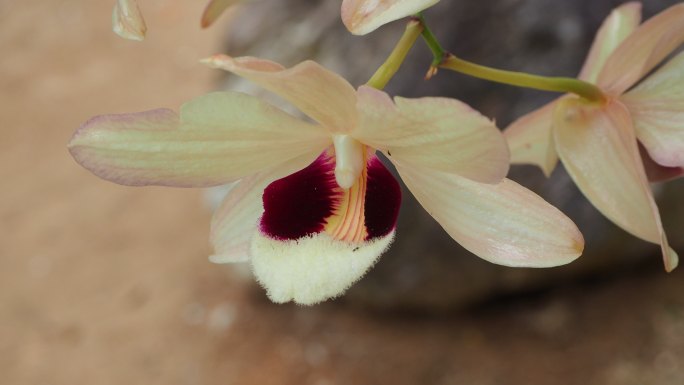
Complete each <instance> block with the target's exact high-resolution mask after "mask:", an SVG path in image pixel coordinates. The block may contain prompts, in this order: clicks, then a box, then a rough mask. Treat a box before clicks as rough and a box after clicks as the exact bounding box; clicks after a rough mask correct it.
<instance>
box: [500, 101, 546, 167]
mask: <svg viewBox="0 0 684 385" xmlns="http://www.w3.org/2000/svg"><path fill="white" fill-rule="evenodd" d="M555 106H556V101H553V102H551V103H548V104H547V105H545V106H544V107H541V108H539V109H536V110H534V111H532V112H530V113H528V114H527V115H523V116H522V117H520V118H518V119H517V120H516V121H514V122H513V123H511V125H510V126H508V127H506V129H505V130H504V132H503V135H504V138H506V141H507V142H508V147H509V148H510V151H511V163H513V164H533V165H535V166H538V167H539V168H541V169H542V171H543V172H544V175H546V177H549V176H550V175H551V172H553V169H554V168H556V164H558V154H556V149H555V148H554V145H553V136H552V135H551V125H552V123H551V119H552V117H553V109H554V108H555Z"/></svg>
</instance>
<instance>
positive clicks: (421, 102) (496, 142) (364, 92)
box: [352, 86, 509, 183]
mask: <svg viewBox="0 0 684 385" xmlns="http://www.w3.org/2000/svg"><path fill="white" fill-rule="evenodd" d="M358 99H359V104H358V109H359V125H358V127H357V129H356V130H355V131H353V132H352V136H354V137H355V138H357V139H358V140H360V141H361V142H363V143H365V144H367V145H369V146H371V147H373V148H377V149H378V150H381V151H382V152H383V153H384V154H385V155H386V156H388V157H389V158H393V159H397V160H399V161H401V162H404V163H411V164H414V165H416V166H422V167H427V168H432V169H436V170H441V171H445V172H449V173H454V174H458V175H461V176H464V177H466V178H470V179H473V180H477V181H480V182H483V183H497V182H499V181H500V180H501V179H503V177H505V176H506V173H507V172H508V167H509V153H508V146H507V145H506V141H505V140H504V138H503V136H502V135H501V132H499V130H498V129H497V128H496V126H495V125H494V123H493V122H492V121H491V120H489V119H487V118H486V117H484V116H482V115H481V114H480V113H479V112H477V111H475V110H473V109H472V108H470V107H469V106H468V105H466V104H464V103H462V102H459V101H458V100H455V99H449V98H420V99H405V98H400V97H397V98H395V103H396V105H395V103H392V100H391V99H390V98H389V96H388V95H387V94H386V93H384V92H382V91H378V90H375V89H373V88H371V87H367V86H362V87H359V90H358Z"/></svg>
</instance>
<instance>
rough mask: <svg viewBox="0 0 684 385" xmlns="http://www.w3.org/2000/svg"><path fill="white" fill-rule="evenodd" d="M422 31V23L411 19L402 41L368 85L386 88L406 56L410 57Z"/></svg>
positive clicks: (400, 40)
mask: <svg viewBox="0 0 684 385" xmlns="http://www.w3.org/2000/svg"><path fill="white" fill-rule="evenodd" d="M422 31H423V24H422V22H421V21H420V20H418V19H415V18H414V19H411V21H409V22H408V24H407V25H406V30H404V34H403V35H402V36H401V39H399V42H398V43H397V45H396V46H395V47H394V50H392V53H391V54H390V55H389V56H388V57H387V60H385V62H384V63H382V65H381V66H380V68H378V70H377V71H375V73H374V74H373V76H372V77H371V78H370V80H368V82H367V83H366V85H368V86H371V87H373V88H377V89H379V90H381V89H383V88H385V86H386V85H387V83H388V82H389V81H390V80H391V79H392V77H393V76H394V74H396V73H397V71H398V70H399V67H401V64H402V63H403V62H404V60H405V59H406V55H408V53H409V51H410V50H411V47H413V45H414V44H415V43H416V40H418V36H420V34H421V32H422Z"/></svg>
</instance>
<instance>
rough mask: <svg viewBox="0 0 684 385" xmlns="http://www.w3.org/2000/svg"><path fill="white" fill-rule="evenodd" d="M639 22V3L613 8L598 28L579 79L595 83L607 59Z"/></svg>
mask: <svg viewBox="0 0 684 385" xmlns="http://www.w3.org/2000/svg"><path fill="white" fill-rule="evenodd" d="M640 22H641V3H639V2H631V3H625V4H622V5H621V6H619V7H617V8H615V9H614V10H613V11H612V12H611V13H610V15H609V16H608V17H607V18H606V20H604V22H603V24H602V25H601V28H599V30H598V33H597V34H596V38H595V39H594V43H593V44H592V45H591V49H590V50H589V56H587V60H586V61H585V62H584V66H583V67H582V71H581V72H580V74H579V78H580V79H581V80H584V81H587V82H590V83H596V81H597V80H598V76H599V73H600V72H601V69H602V68H603V66H604V65H605V63H606V60H607V59H608V57H609V56H610V55H611V54H612V53H613V52H614V51H615V49H616V48H617V47H618V46H619V45H620V43H622V41H623V40H625V38H627V36H629V35H630V34H631V33H632V32H634V30H636V29H637V27H639V23H640Z"/></svg>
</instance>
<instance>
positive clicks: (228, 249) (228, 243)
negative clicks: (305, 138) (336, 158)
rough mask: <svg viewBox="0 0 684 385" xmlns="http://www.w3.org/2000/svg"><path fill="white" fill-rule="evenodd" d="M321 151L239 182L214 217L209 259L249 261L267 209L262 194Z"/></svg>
mask: <svg viewBox="0 0 684 385" xmlns="http://www.w3.org/2000/svg"><path fill="white" fill-rule="evenodd" d="M318 155H319V153H318V152H315V151H314V152H310V153H308V154H304V155H302V156H300V157H297V158H295V159H292V160H290V161H287V162H285V163H282V164H280V165H278V166H276V167H274V168H271V169H268V170H266V171H262V172H260V173H258V174H255V175H252V176H248V177H246V178H244V179H242V180H240V181H239V182H237V183H236V185H235V186H233V187H232V188H231V190H230V191H229V192H228V195H226V197H225V199H224V200H223V203H221V206H219V208H218V209H217V210H216V212H214V216H213V218H212V220H211V243H212V245H213V246H214V254H213V255H212V256H210V257H209V260H210V261H212V262H214V263H233V262H244V261H247V260H248V259H249V249H250V242H251V240H252V236H253V234H254V233H255V232H256V231H257V224H258V221H259V217H261V215H262V214H263V212H264V205H263V202H262V195H263V192H264V189H265V188H266V186H268V185H269V184H270V183H271V182H273V181H274V180H277V179H280V178H284V177H286V176H288V175H290V174H292V173H293V172H295V171H298V170H301V169H303V168H304V167H306V166H307V165H309V164H310V163H311V162H313V161H314V160H315V159H316V157H318Z"/></svg>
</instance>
